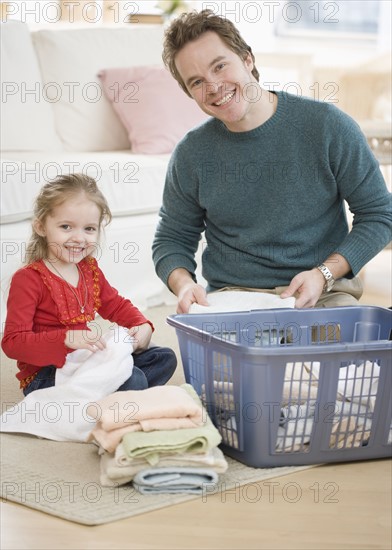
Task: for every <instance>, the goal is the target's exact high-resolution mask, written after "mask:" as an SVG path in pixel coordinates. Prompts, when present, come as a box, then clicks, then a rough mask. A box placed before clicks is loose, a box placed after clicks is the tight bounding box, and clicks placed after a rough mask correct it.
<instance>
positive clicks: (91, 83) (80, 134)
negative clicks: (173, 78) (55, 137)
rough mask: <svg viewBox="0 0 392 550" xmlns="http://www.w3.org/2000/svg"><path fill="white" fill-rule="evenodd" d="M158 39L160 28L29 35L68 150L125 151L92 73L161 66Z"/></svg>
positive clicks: (118, 125) (117, 124)
mask: <svg viewBox="0 0 392 550" xmlns="http://www.w3.org/2000/svg"><path fill="white" fill-rule="evenodd" d="M162 36H163V29H162V27H161V26H159V25H156V26H151V27H143V26H138V25H129V26H127V27H122V28H113V27H111V28H104V27H99V28H77V29H72V28H71V29H62V30H51V29H50V30H47V29H43V30H39V31H36V32H34V33H33V42H34V44H35V48H36V51H37V55H38V58H39V61H40V65H41V70H42V74H43V79H44V81H45V83H46V84H48V91H50V92H51V94H52V96H53V97H52V100H53V103H52V105H53V109H54V116H55V120H56V127H57V128H58V132H59V134H60V135H61V138H62V140H63V143H64V147H65V149H66V150H67V151H113V150H122V149H126V148H129V142H128V137H127V133H126V131H125V129H124V127H123V125H122V124H121V122H120V120H119V119H118V117H117V115H116V113H115V112H114V111H113V109H112V107H111V105H110V102H109V101H108V100H107V98H106V97H105V95H104V94H103V92H102V88H101V84H100V81H99V79H98V76H97V75H98V73H99V71H100V70H101V69H103V68H112V67H124V66H125V65H128V66H129V65H136V64H137V65H139V64H159V63H161V53H162ZM145 44H148V47H145ZM49 83H51V86H49Z"/></svg>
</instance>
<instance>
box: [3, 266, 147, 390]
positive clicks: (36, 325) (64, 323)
mask: <svg viewBox="0 0 392 550" xmlns="http://www.w3.org/2000/svg"><path fill="white" fill-rule="evenodd" d="M78 266H79V268H80V270H81V271H82V273H83V276H80V277H79V282H78V286H77V287H72V288H73V291H72V290H71V289H70V286H69V285H68V283H67V282H66V281H64V280H63V279H61V278H60V277H59V276H57V275H55V274H54V273H52V272H51V271H50V270H49V269H48V268H47V267H46V265H45V263H44V262H43V261H42V260H40V261H38V262H34V263H32V264H29V265H27V266H25V267H23V268H21V269H19V270H18V271H17V272H16V273H15V274H14V276H13V277H12V281H11V287H10V292H9V297H8V302H7V319H6V322H5V330H4V336H3V340H2V342H1V346H2V348H3V351H4V353H5V354H6V355H7V356H8V357H10V358H11V359H16V360H17V366H18V368H19V372H18V373H17V375H16V377H17V378H18V379H19V380H20V381H21V387H24V386H25V385H27V383H30V381H31V380H32V379H33V378H34V375H35V374H36V373H37V372H38V371H39V370H40V369H41V368H42V367H45V366H47V365H54V366H56V367H58V368H61V367H62V366H63V365H64V363H65V360H66V357H67V354H68V353H70V352H72V351H74V350H73V349H70V348H68V347H66V346H65V344H64V340H65V336H66V332H67V331H68V330H91V329H90V328H89V327H88V326H87V323H88V322H89V321H93V320H94V318H95V315H96V314H97V313H98V314H99V315H100V316H101V317H103V318H104V319H108V320H109V321H112V322H113V323H116V324H117V325H119V326H122V327H126V328H130V327H133V326H138V325H142V324H143V323H150V325H151V327H152V329H153V330H154V327H153V325H152V323H151V322H150V321H148V319H146V318H145V317H144V315H143V314H142V313H141V312H140V311H139V310H138V308H137V307H135V306H134V305H133V304H132V303H131V302H130V301H129V300H127V299H126V298H123V297H122V296H120V295H119V293H118V291H117V290H116V289H115V288H113V287H112V286H110V284H109V283H108V282H107V280H106V279H105V276H104V274H103V273H102V271H101V270H100V268H99V267H98V264H97V261H96V260H95V258H92V257H88V258H85V259H84V260H82V261H81V262H80V263H79V264H78ZM86 288H87V297H86ZM75 293H76V294H77V295H78V297H79V301H80V303H81V304H83V305H84V301H85V299H86V304H85V308H84V313H81V308H80V304H79V303H78V301H77V299H76V296H75ZM97 329H99V327H97ZM26 379H28V381H27V383H26Z"/></svg>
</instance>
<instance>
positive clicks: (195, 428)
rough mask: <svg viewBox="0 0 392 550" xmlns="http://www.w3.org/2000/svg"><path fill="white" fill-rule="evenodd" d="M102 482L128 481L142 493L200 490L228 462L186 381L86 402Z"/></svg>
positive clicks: (195, 395)
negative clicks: (88, 404) (92, 426)
mask: <svg viewBox="0 0 392 550" xmlns="http://www.w3.org/2000/svg"><path fill="white" fill-rule="evenodd" d="M87 413H88V415H89V416H91V417H92V418H94V419H95V420H96V421H97V424H96V427H95V428H94V429H93V430H92V432H91V434H90V436H89V440H90V441H95V442H96V443H98V444H99V446H100V454H101V483H102V485H105V486H117V485H122V484H125V483H129V482H130V481H133V484H134V486H135V488H137V489H138V490H139V491H140V492H142V493H161V492H165V493H178V492H185V493H201V492H202V491H203V487H204V485H205V484H206V483H216V482H217V481H218V474H219V473H223V472H225V471H226V469H227V462H226V460H225V458H224V456H223V454H222V452H221V451H220V449H218V447H217V446H218V445H219V443H220V442H221V436H220V434H219V432H218V430H217V429H216V428H215V427H214V426H213V424H212V422H211V420H210V418H209V417H208V415H207V413H206V411H205V409H204V408H203V407H202V405H201V402H200V399H199V397H198V396H197V394H196V392H195V390H194V389H193V388H192V386H191V385H189V384H183V385H182V386H157V387H154V388H148V389H146V390H141V391H125V392H116V393H113V394H111V395H109V396H107V397H105V398H104V399H102V400H100V401H98V402H96V403H91V404H90V406H89V407H88V409H87Z"/></svg>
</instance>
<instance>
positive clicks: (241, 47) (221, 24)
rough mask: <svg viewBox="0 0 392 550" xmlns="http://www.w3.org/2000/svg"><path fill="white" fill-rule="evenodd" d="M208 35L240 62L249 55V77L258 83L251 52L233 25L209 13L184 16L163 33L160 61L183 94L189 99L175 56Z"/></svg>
mask: <svg viewBox="0 0 392 550" xmlns="http://www.w3.org/2000/svg"><path fill="white" fill-rule="evenodd" d="M207 31H212V32H215V33H216V34H217V35H218V36H219V37H220V38H221V40H222V41H223V42H224V43H225V44H226V46H227V47H228V48H230V50H232V51H233V52H234V53H236V54H237V55H238V56H239V57H240V58H241V59H242V60H243V61H245V59H246V58H247V56H248V54H250V56H251V58H252V61H253V65H254V66H253V70H252V74H253V76H254V77H255V79H256V80H257V81H259V78H260V76H259V71H258V70H257V69H256V66H255V56H254V55H253V53H252V49H251V48H250V46H248V44H247V43H246V42H245V41H244V39H243V38H242V36H241V35H240V33H239V32H238V30H237V28H236V27H235V26H234V24H233V23H232V22H231V21H229V20H228V19H226V18H224V17H220V16H219V15H215V14H214V12H213V11H212V10H202V11H200V12H196V11H193V12H190V13H183V14H182V15H180V16H179V17H177V18H176V19H174V21H173V22H172V23H171V25H170V26H169V27H168V28H167V29H166V32H165V37H164V42H163V53H162V59H163V62H164V64H165V66H166V67H167V68H168V69H169V71H170V72H171V74H172V75H173V76H174V78H175V79H176V80H177V82H178V83H179V85H180V86H181V88H182V89H183V90H184V92H185V93H186V94H187V95H188V96H190V93H189V91H188V89H187V87H186V84H185V82H184V81H183V80H182V78H181V75H180V73H179V72H178V70H177V67H176V64H175V57H176V55H177V54H178V52H179V51H180V50H181V49H182V48H183V47H184V46H185V44H187V43H188V42H191V41H192V40H196V39H197V38H199V37H200V36H201V35H202V34H204V33H205V32H207Z"/></svg>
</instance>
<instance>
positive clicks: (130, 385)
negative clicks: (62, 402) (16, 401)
mask: <svg viewBox="0 0 392 550" xmlns="http://www.w3.org/2000/svg"><path fill="white" fill-rule="evenodd" d="M176 366H177V358H176V354H175V353H174V351H173V350H171V349H170V348H161V347H158V346H153V347H151V348H148V349H146V350H145V351H142V352H141V353H135V354H134V355H133V370H132V376H130V378H128V380H126V381H125V382H124V384H122V386H120V387H119V388H118V390H117V391H126V390H145V389H146V388H150V387H152V386H163V385H164V384H166V382H167V381H168V380H170V378H171V377H172V376H173V373H174V371H175V370H176ZM55 377H56V367H54V366H53V365H49V366H47V367H43V368H42V369H40V370H39V372H38V374H37V376H36V377H35V378H34V380H33V381H32V382H30V384H29V385H28V386H26V387H25V388H24V390H23V393H24V395H28V394H29V393H31V392H32V391H34V390H40V389H42V388H50V387H51V386H54V384H55Z"/></svg>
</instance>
